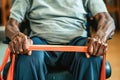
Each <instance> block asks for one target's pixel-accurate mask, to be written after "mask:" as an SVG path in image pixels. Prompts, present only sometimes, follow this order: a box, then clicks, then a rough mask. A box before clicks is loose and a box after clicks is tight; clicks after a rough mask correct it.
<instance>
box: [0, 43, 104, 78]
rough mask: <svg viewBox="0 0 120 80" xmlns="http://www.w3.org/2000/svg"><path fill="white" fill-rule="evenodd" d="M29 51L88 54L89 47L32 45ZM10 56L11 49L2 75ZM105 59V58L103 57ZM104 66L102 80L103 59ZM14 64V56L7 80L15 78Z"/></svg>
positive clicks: (7, 53) (4, 62)
mask: <svg viewBox="0 0 120 80" xmlns="http://www.w3.org/2000/svg"><path fill="white" fill-rule="evenodd" d="M29 50H42V51H65V52H85V53H86V52H87V46H63V45H31V46H29ZM9 56H10V50H9V48H7V50H6V54H5V56H4V59H3V63H2V66H0V73H1V72H2V70H3V69H4V67H5V65H6V63H7V61H8V57H9ZM103 58H104V57H103ZM102 62H103V64H102V70H101V71H103V72H102V73H101V76H100V77H101V79H100V80H105V79H106V77H105V74H103V73H105V59H103V61H102ZM14 64H15V55H13V57H12V62H11V65H10V68H9V71H8V76H7V80H13V76H14ZM0 80H3V78H2V75H0Z"/></svg>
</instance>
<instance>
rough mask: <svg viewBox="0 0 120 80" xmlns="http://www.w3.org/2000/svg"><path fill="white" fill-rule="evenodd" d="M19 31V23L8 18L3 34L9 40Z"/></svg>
mask: <svg viewBox="0 0 120 80" xmlns="http://www.w3.org/2000/svg"><path fill="white" fill-rule="evenodd" d="M18 33H19V23H18V21H17V20H15V19H12V18H10V19H9V21H8V24H7V25H6V27H5V34H6V36H7V37H8V38H9V39H10V40H11V39H13V38H14V37H15V36H16V35H17V34H18Z"/></svg>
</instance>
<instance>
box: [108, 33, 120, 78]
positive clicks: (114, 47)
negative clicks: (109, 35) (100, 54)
mask: <svg viewBox="0 0 120 80" xmlns="http://www.w3.org/2000/svg"><path fill="white" fill-rule="evenodd" d="M108 43H109V48H108V52H107V60H108V61H109V62H110V64H111V67H112V75H111V77H110V78H109V79H107V80H120V31H117V32H116V33H115V36H114V37H113V39H112V40H110V41H108Z"/></svg>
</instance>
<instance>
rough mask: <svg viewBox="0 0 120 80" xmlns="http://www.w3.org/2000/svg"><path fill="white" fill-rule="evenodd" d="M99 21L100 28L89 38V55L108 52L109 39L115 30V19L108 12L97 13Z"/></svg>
mask: <svg viewBox="0 0 120 80" xmlns="http://www.w3.org/2000/svg"><path fill="white" fill-rule="evenodd" d="M95 19H96V20H97V22H98V26H97V27H98V30H97V32H96V33H95V35H93V36H92V37H91V38H88V41H87V46H88V53H89V55H94V56H101V55H103V54H105V53H106V52H107V49H108V44H107V40H108V39H109V37H110V36H113V34H114V31H115V24H114V20H113V19H112V18H111V16H110V15H109V14H108V13H98V14H97V15H95Z"/></svg>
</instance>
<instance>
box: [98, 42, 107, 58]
mask: <svg viewBox="0 0 120 80" xmlns="http://www.w3.org/2000/svg"><path fill="white" fill-rule="evenodd" d="M104 49H105V45H104V43H101V46H100V48H99V50H98V53H97V56H101V55H103V54H104Z"/></svg>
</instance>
